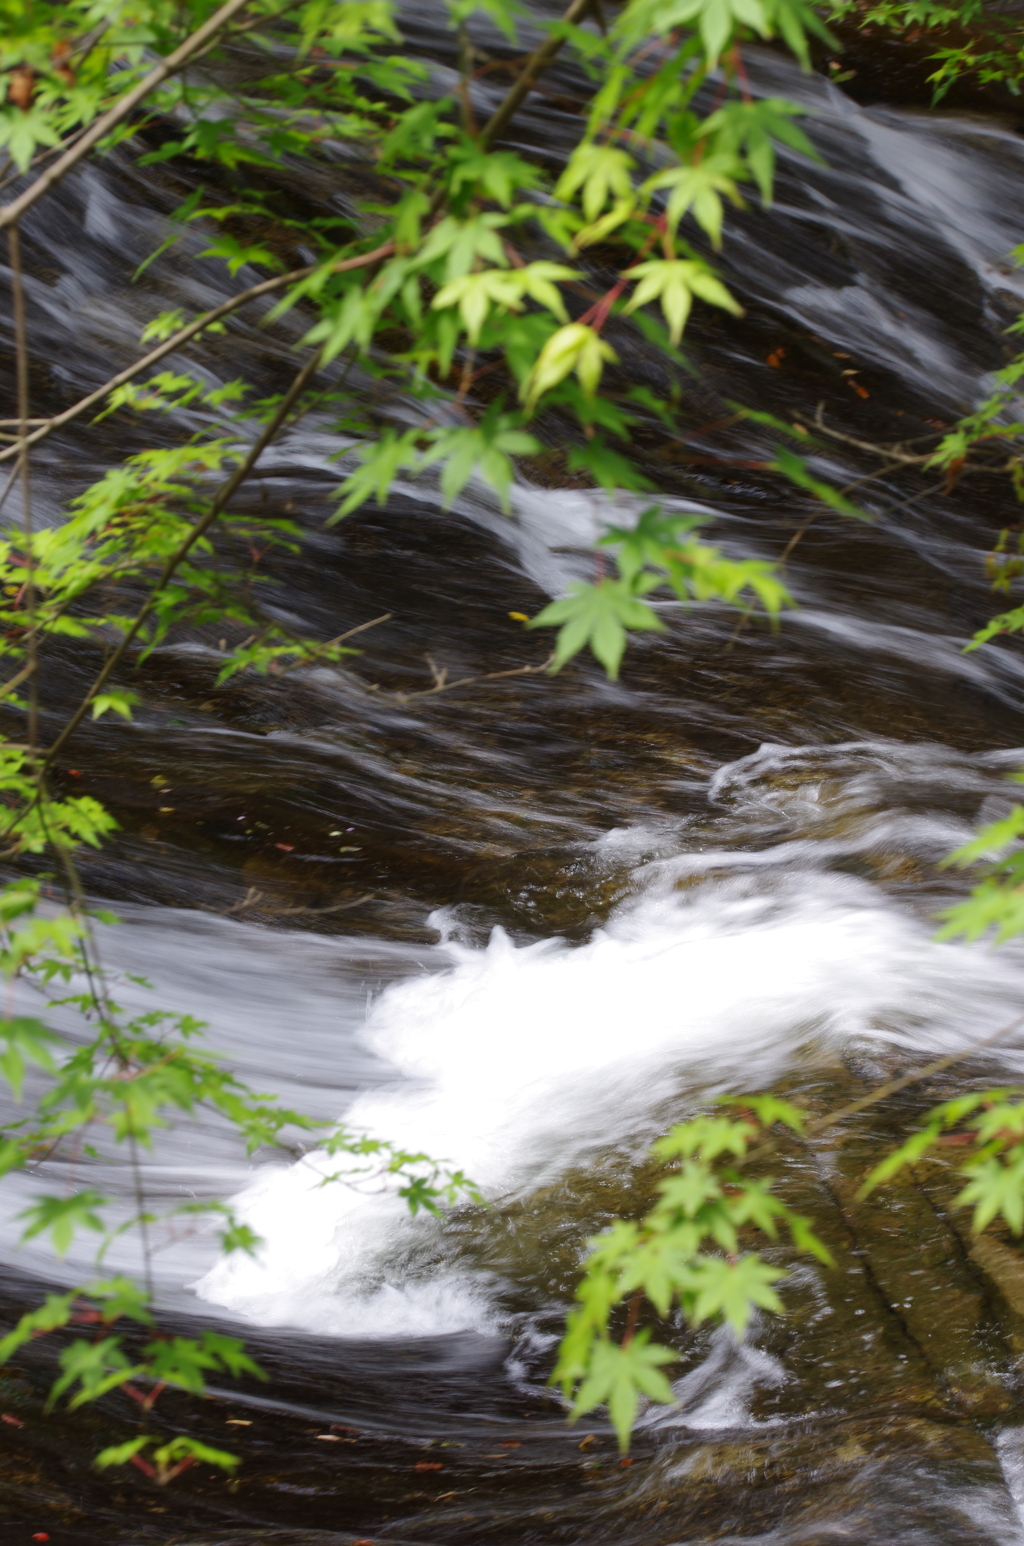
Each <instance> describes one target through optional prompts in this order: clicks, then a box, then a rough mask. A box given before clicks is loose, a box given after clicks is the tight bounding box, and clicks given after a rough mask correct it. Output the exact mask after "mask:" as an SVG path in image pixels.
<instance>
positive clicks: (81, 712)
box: [46, 349, 322, 766]
mask: <svg viewBox="0 0 1024 1546" xmlns="http://www.w3.org/2000/svg"><path fill="white" fill-rule="evenodd" d="M321 353H322V351H321V350H319V349H318V350H317V352H316V353H315V354H314V355H312V356H311V357H310V359H309V360H307V362H306V364H305V365H304V366H303V367H302V369H301V370H300V371H299V373H298V375H297V376H296V377H295V380H294V381H293V382H292V384H291V386H290V387H289V388H288V391H287V392H286V393H285V395H284V397H283V398H282V399H281V402H280V403H279V404H278V406H277V410H276V412H275V413H274V417H273V418H272V419H271V420H270V422H269V424H267V426H266V428H265V429H264V430H263V432H262V434H261V435H260V437H259V439H258V440H257V441H256V442H255V443H254V445H253V446H252V448H251V450H250V451H249V454H248V456H247V457H246V458H245V461H244V462H243V463H242V464H241V466H240V467H237V468H236V469H235V471H234V472H233V473H232V474H231V476H230V478H228V479H227V480H226V481H225V482H224V483H223V484H222V485H221V487H220V488H219V489H218V491H217V493H216V494H215V495H214V497H213V499H212V500H211V502H210V505H209V507H208V509H207V511H206V513H205V515H203V516H202V517H201V518H200V519H199V520H198V521H196V523H195V525H194V526H193V527H192V529H191V531H190V532H189V534H188V536H187V537H186V538H185V539H184V540H183V541H182V542H181V543H180V544H179V545H178V548H177V549H176V551H175V552H174V553H172V555H171V557H170V558H169V559H168V560H167V562H166V564H165V565H164V567H163V570H162V572H161V574H160V578H159V579H158V580H157V582H156V584H155V585H154V586H153V588H152V590H151V591H150V593H149V595H148V596H147V598H146V600H145V602H144V603H143V605H142V606H141V607H140V608H139V610H138V612H137V613H136V614H135V618H134V620H133V622H132V623H131V626H130V627H129V628H128V630H127V632H126V633H125V635H124V637H123V638H122V639H121V642H120V643H119V644H118V646H117V648H116V649H115V650H114V651H113V652H112V654H111V655H110V658H109V659H108V660H107V662H106V664H105V665H104V666H103V669H102V670H101V671H100V673H99V675H98V676H97V677H96V679H95V681H94V682H93V684H92V686H91V687H90V688H89V691H88V692H87V693H86V695H85V697H84V698H83V699H82V702H81V703H80V704H79V706H78V708H77V709H76V710H75V712H74V714H72V716H71V718H70V719H69V720H68V722H67V724H66V725H65V726H64V728H63V730H62V731H61V732H60V735H58V737H57V739H56V740H55V741H54V743H53V745H52V746H51V747H50V749H49V751H48V752H47V754H46V765H47V766H49V765H50V764H51V763H52V762H53V760H54V758H55V757H56V756H57V755H58V753H59V752H60V750H61V748H62V747H63V746H64V744H65V743H66V742H67V740H68V738H69V737H70V736H71V735H73V734H74V732H75V731H76V730H77V729H78V726H79V725H80V724H81V722H82V720H83V718H84V717H85V714H86V712H87V710H88V708H89V704H90V703H91V702H92V700H93V698H94V697H95V696H96V694H97V693H98V692H99V691H100V689H101V688H102V687H103V686H104V684H105V683H106V682H107V681H108V679H109V677H110V675H111V673H112V672H113V671H114V670H115V669H116V667H117V666H118V665H119V664H120V662H121V660H122V659H123V658H124V655H125V653H126V651H127V650H128V647H129V646H130V645H131V644H132V643H133V642H134V640H135V639H136V638H137V636H138V634H139V631H140V629H141V628H142V627H143V626H144V624H145V623H146V621H147V619H148V618H149V616H150V613H151V612H152V611H153V608H154V606H155V605H156V598H157V596H158V595H159V594H160V592H161V591H162V590H164V588H165V587H166V586H167V584H168V583H169V582H170V580H171V578H172V577H173V575H174V574H175V573H176V571H177V569H178V568H179V566H180V565H181V564H182V563H183V562H184V560H185V559H186V558H187V557H188V555H189V553H190V552H191V551H192V549H193V547H194V546H195V544H196V543H197V542H198V541H199V538H200V537H202V536H203V535H204V533H205V532H207V531H209V529H210V527H211V526H212V525H213V523H214V521H215V520H216V519H217V517H218V516H219V515H220V513H221V511H222V510H223V509H224V507H225V506H226V505H227V503H228V501H229V500H230V499H231V497H232V495H233V494H234V493H235V491H236V490H237V489H238V488H239V487H240V485H241V484H242V483H243V482H244V481H245V479H246V478H247V477H248V476H249V474H250V472H251V471H252V469H253V468H254V467H255V465H256V463H257V462H258V461H259V459H260V457H261V456H262V455H263V452H264V451H265V450H266V448H267V446H268V445H269V444H270V442H271V441H272V440H273V439H274V436H275V435H276V434H277V432H278V430H279V429H280V428H281V425H282V424H283V423H284V421H285V419H286V418H287V417H288V415H289V413H290V412H291V410H292V408H293V406H294V405H295V403H296V402H297V401H298V399H299V398H300V397H301V396H302V393H303V392H304V391H305V389H306V386H307V385H308V383H309V382H310V381H311V379H312V377H313V376H314V374H315V373H316V370H317V368H318V366H319V364H320V358H321Z"/></svg>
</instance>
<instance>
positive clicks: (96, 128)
mask: <svg viewBox="0 0 1024 1546" xmlns="http://www.w3.org/2000/svg"><path fill="white" fill-rule="evenodd" d="M588 3H589V0H588ZM248 4H249V0H226V4H224V5H222V6H221V7H220V9H219V10H217V11H214V13H213V15H212V16H211V17H210V18H209V19H208V20H207V21H205V22H204V23H203V25H202V26H201V27H197V28H196V30H195V32H193V33H192V34H191V36H190V37H187V38H186V39H185V41H184V43H182V44H181V45H180V47H178V48H176V49H175V50H174V52H173V53H171V54H168V55H167V58H166V59H162V60H161V61H160V63H159V64H158V65H157V66H156V68H155V69H153V70H150V72H149V74H148V75H147V76H145V77H144V78H143V79H142V80H141V81H139V83H138V85H137V86H134V87H133V88H132V90H131V91H128V92H126V93H125V95H124V96H123V97H122V98H121V100H120V101H119V102H118V103H116V104H115V106H114V107H112V108H111V109H110V110H109V112H106V113H104V114H103V116H102V117H101V118H97V119H96V121H95V123H94V124H92V126H91V127H90V128H89V129H88V130H87V131H86V133H85V134H83V135H82V138H81V139H80V140H79V141H78V143H77V144H76V145H74V146H73V147H72V149H71V150H69V151H68V152H67V153H66V154H65V155H63V156H61V158H60V160H59V161H55V162H54V164H53V166H51V167H49V168H48V169H47V170H46V171H45V172H41V173H40V174H39V176H38V177H37V178H36V180H35V182H34V183H32V184H31V186H30V187H28V188H26V189H25V192H24V193H22V194H21V195H20V196H19V197H18V198H16V199H12V200H11V202H10V203H9V204H4V205H2V206H0V230H2V229H3V228H4V226H9V225H11V224H12V223H13V222H14V221H16V220H19V219H20V218H21V216H22V215H23V214H24V213H25V211H26V210H28V209H31V208H32V206H33V204H35V203H37V202H38V200H39V199H41V198H42V196H43V194H44V193H48V192H49V191H50V189H51V188H53V187H54V186H55V185H56V184H57V183H59V182H60V180H61V178H62V177H64V176H66V174H67V173H68V172H70V171H71V170H72V168H74V167H76V166H77V165H78V163H79V161H81V160H82V158H83V157H84V156H87V155H88V154H89V152H90V150H92V148H93V146H94V145H97V144H98V143H99V141H100V140H102V139H104V138H105V137H106V136H107V135H108V134H109V133H110V132H111V130H112V129H116V128H117V126H118V124H119V123H123V122H124V120H125V119H126V118H127V117H128V116H129V114H130V113H132V112H134V110H135V108H137V107H138V105H139V103H140V102H143V101H145V99H146V97H148V96H149V94H150V92H151V91H155V90H156V88H157V87H158V86H161V85H163V83H164V81H165V80H167V79H168V77H169V76H171V75H174V74H175V73H176V71H178V70H179V69H180V68H181V66H182V65H183V64H185V63H186V62H187V60H189V59H191V58H192V56H193V55H194V54H197V53H199V52H200V50H201V49H203V48H204V47H205V46H206V44H208V43H210V42H211V41H212V40H213V39H215V38H216V36H217V33H218V32H220V30H221V28H222V27H224V26H225V24H226V23H227V22H229V21H230V20H231V18H232V17H233V16H237V14H238V12H239V11H244V10H245V7H246V6H247V5H248Z"/></svg>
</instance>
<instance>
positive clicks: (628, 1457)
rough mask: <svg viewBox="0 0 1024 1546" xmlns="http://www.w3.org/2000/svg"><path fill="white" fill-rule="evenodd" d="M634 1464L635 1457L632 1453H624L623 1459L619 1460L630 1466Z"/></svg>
mask: <svg viewBox="0 0 1024 1546" xmlns="http://www.w3.org/2000/svg"><path fill="white" fill-rule="evenodd" d="M632 1464H633V1457H632V1456H631V1455H623V1457H622V1459H621V1460H620V1461H619V1465H623V1466H629V1465H632Z"/></svg>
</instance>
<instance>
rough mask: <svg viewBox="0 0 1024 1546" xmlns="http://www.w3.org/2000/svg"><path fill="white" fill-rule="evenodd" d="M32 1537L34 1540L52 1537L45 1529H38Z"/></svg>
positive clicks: (44, 1539)
mask: <svg viewBox="0 0 1024 1546" xmlns="http://www.w3.org/2000/svg"><path fill="white" fill-rule="evenodd" d="M32 1539H33V1540H34V1541H48V1540H49V1539H50V1537H49V1536H48V1535H47V1533H46V1531H45V1530H37V1531H36V1533H35V1535H33V1537H32Z"/></svg>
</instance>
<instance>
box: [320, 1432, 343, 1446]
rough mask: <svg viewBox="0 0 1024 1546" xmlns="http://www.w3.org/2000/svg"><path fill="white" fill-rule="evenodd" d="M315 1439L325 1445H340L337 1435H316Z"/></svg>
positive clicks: (339, 1438)
mask: <svg viewBox="0 0 1024 1546" xmlns="http://www.w3.org/2000/svg"><path fill="white" fill-rule="evenodd" d="M317 1438H318V1439H320V1440H321V1441H322V1442H323V1443H325V1444H340V1443H341V1437H340V1435H339V1434H337V1433H318V1434H317Z"/></svg>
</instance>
